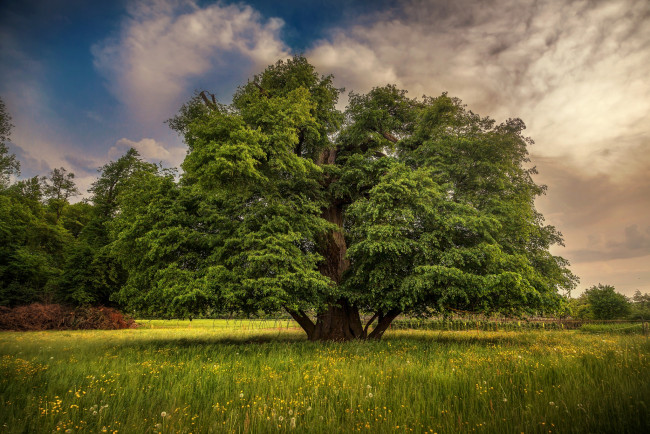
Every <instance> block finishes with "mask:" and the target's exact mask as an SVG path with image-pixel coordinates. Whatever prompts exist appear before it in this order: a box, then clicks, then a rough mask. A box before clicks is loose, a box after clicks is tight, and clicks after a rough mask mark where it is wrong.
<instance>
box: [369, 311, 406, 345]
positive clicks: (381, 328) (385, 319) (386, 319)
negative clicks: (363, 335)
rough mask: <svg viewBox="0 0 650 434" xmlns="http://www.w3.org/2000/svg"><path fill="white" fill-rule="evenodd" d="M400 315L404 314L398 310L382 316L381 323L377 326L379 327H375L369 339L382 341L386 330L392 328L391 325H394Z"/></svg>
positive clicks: (380, 317)
mask: <svg viewBox="0 0 650 434" xmlns="http://www.w3.org/2000/svg"><path fill="white" fill-rule="evenodd" d="M400 313H402V312H401V311H400V310H398V309H391V310H389V311H388V313H387V314H386V315H383V316H382V315H380V316H379V323H378V324H377V327H375V329H374V330H373V331H372V333H370V334H369V335H368V339H380V338H381V337H382V335H383V334H384V332H385V331H386V329H388V327H389V326H390V323H392V322H393V320H394V319H395V318H397V315H399V314H400Z"/></svg>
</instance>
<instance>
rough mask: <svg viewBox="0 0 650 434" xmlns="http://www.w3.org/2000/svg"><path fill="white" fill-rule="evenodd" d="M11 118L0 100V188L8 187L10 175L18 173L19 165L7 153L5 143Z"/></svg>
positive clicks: (9, 130)
mask: <svg viewBox="0 0 650 434" xmlns="http://www.w3.org/2000/svg"><path fill="white" fill-rule="evenodd" d="M12 127H13V125H12V123H11V116H10V115H9V113H8V112H7V107H6V106H5V103H4V102H3V101H2V99H0V188H6V187H7V186H8V185H9V178H10V177H11V175H18V174H19V173H20V163H19V162H18V160H17V159H16V156H15V155H14V154H11V153H10V152H9V149H8V148H7V144H6V142H8V141H9V136H10V135H11V128H12Z"/></svg>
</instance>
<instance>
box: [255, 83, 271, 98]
mask: <svg viewBox="0 0 650 434" xmlns="http://www.w3.org/2000/svg"><path fill="white" fill-rule="evenodd" d="M253 84H254V85H255V87H257V88H258V89H259V90H260V93H261V94H262V95H264V96H265V97H267V98H271V96H270V95H269V93H268V92H267V91H266V89H264V88H263V87H262V86H260V85H259V84H258V83H257V82H255V81H254V82H253Z"/></svg>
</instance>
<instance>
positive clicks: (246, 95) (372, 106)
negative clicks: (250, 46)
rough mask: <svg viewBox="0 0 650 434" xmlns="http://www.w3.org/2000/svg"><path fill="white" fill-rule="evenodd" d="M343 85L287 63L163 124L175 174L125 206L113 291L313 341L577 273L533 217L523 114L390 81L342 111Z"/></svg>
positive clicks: (562, 283)
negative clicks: (503, 116) (118, 281)
mask: <svg viewBox="0 0 650 434" xmlns="http://www.w3.org/2000/svg"><path fill="white" fill-rule="evenodd" d="M341 92H342V89H337V88H335V87H334V85H333V78H332V76H321V75H319V74H318V73H317V72H316V71H315V69H314V67H313V66H312V65H310V64H309V63H308V62H307V60H306V59H305V58H303V57H300V56H297V57H294V58H292V59H288V60H286V61H279V62H278V63H276V64H275V65H272V66H269V67H268V68H267V69H266V70H265V71H263V72H262V73H261V74H259V75H256V76H254V77H253V78H252V79H251V80H249V81H248V82H247V83H246V84H244V85H242V86H241V87H239V89H238V90H237V92H236V93H235V95H234V97H233V102H232V104H229V105H226V104H221V103H219V102H218V101H216V99H215V98H214V96H212V95H211V94H209V93H207V92H201V93H200V94H197V95H195V96H194V97H193V98H192V99H191V100H190V101H189V102H188V103H186V104H185V105H184V106H183V108H182V109H181V110H180V112H179V114H178V115H177V116H176V117H175V118H173V119H171V120H170V122H169V123H170V126H171V127H172V128H173V129H175V130H176V131H178V132H179V133H180V134H181V135H182V136H183V138H184V140H185V143H186V144H187V146H188V154H187V157H186V158H185V161H184V162H183V165H182V168H183V171H184V172H183V174H182V175H181V178H180V182H178V183H177V182H175V181H174V177H173V175H171V174H161V173H149V174H146V175H144V176H145V177H144V178H143V179H139V180H138V181H137V184H138V185H137V187H135V186H134V189H132V190H130V191H129V192H128V193H126V194H124V195H123V196H122V197H121V199H119V200H121V201H122V204H123V209H124V210H125V211H124V212H122V213H121V214H119V215H117V216H116V218H115V222H114V223H113V225H112V227H113V230H114V231H115V237H116V240H117V241H116V243H117V244H115V245H118V244H120V243H126V244H124V245H125V246H128V249H126V250H124V249H122V250H123V251H128V252H129V258H125V260H124V263H125V264H126V265H125V266H126V268H127V269H128V270H129V276H130V277H129V279H130V281H131V283H130V284H128V285H126V286H125V287H124V288H123V290H122V291H121V293H120V294H121V295H120V296H119V297H120V300H123V301H124V302H125V303H127V304H130V305H131V306H133V307H138V308H140V309H150V310H151V309H154V310H155V309H160V310H165V311H166V312H169V313H170V314H172V313H173V312H182V313H189V312H196V311H200V310H201V309H207V308H211V309H223V310H242V311H249V312H256V311H259V310H262V311H269V312H272V311H277V310H278V309H284V310H286V311H287V312H289V313H290V314H291V315H292V316H293V318H294V319H296V321H297V322H298V323H299V324H300V325H301V326H302V327H303V328H304V330H305V332H306V333H307V335H308V337H309V338H310V339H312V340H320V339H352V338H379V337H381V335H382V334H383V333H384V331H385V330H386V329H387V327H388V326H389V325H390V323H391V321H392V320H393V319H394V318H395V317H396V316H397V315H399V314H402V313H409V314H427V313H431V312H449V311H452V310H465V311H472V312H494V311H499V312H503V313H507V314H517V313H521V312H533V311H534V312H539V311H551V310H553V309H555V308H556V307H557V306H558V305H559V304H560V303H561V298H562V297H561V296H560V295H559V293H558V292H559V291H562V290H570V289H571V288H572V287H573V286H574V285H575V282H576V278H575V276H573V274H571V272H570V271H569V270H568V268H567V266H568V263H567V261H566V260H564V259H563V258H561V257H558V256H553V255H552V254H551V253H549V247H550V246H551V245H553V244H558V243H562V237H561V234H560V233H559V232H558V231H557V230H556V229H555V228H554V227H552V226H548V225H545V224H544V219H543V217H542V215H541V214H540V213H539V212H537V211H536V209H535V206H534V200H535V198H536V197H537V196H539V195H540V194H543V193H544V187H543V186H539V185H536V184H535V182H534V181H533V179H532V177H531V175H532V174H534V173H535V169H534V168H530V167H528V165H527V164H528V151H527V147H528V146H529V145H530V144H532V141H531V140H530V139H528V138H526V137H525V136H524V135H523V130H524V128H525V126H524V123H523V122H522V121H521V120H519V119H509V120H507V121H506V122H504V123H500V124H499V123H496V122H495V121H494V120H492V119H490V118H487V117H481V116H479V115H477V114H475V113H473V112H472V111H470V110H467V108H466V107H465V106H464V105H463V104H462V102H461V101H460V100H459V99H457V98H452V97H449V96H448V95H447V94H442V95H440V96H438V97H423V98H421V99H412V98H409V97H408V96H407V93H406V91H405V90H400V89H398V88H397V87H395V86H393V85H387V86H383V87H377V88H374V89H372V90H371V91H370V92H369V93H367V94H356V93H351V94H350V98H349V105H348V107H347V110H346V111H345V112H344V113H342V112H340V111H339V110H337V108H336V104H337V102H338V98H339V96H340V94H341ZM143 289H144V290H143ZM154 306H158V307H154ZM362 313H364V314H368V315H370V316H371V317H372V318H371V320H370V321H369V322H368V323H366V324H362V322H361V314H362ZM375 321H377V322H376V323H375Z"/></svg>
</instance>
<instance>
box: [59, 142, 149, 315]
mask: <svg viewBox="0 0 650 434" xmlns="http://www.w3.org/2000/svg"><path fill="white" fill-rule="evenodd" d="M143 171H144V172H156V171H157V168H156V166H155V165H153V164H151V163H146V162H144V161H142V160H141V158H140V155H139V154H138V152H137V151H136V150H135V149H132V148H131V149H129V150H128V151H127V152H126V153H125V154H124V155H123V156H121V157H120V158H118V159H117V160H116V161H111V162H109V163H107V164H105V165H104V166H102V167H101V168H100V169H99V172H100V174H99V177H98V179H97V180H96V181H95V182H94V183H93V184H92V186H91V187H90V189H89V190H88V192H89V193H91V194H92V196H91V198H90V203H92V205H91V204H90V203H83V202H82V203H78V204H75V205H70V206H67V207H66V208H65V210H64V212H63V215H62V219H61V220H62V222H63V225H64V227H66V228H67V229H68V230H69V231H70V233H72V234H73V235H75V236H76V241H75V243H73V244H71V245H70V246H69V247H68V249H67V250H66V261H65V264H64V266H63V270H62V274H61V279H60V281H59V286H60V293H61V295H62V298H63V299H64V300H65V301H66V302H68V303H72V304H102V305H110V304H113V302H112V301H111V296H112V295H113V294H114V293H115V292H117V291H118V290H119V289H120V288H121V287H122V285H124V284H125V282H126V279H127V273H126V270H125V269H124V268H123V267H122V266H121V264H120V263H119V261H118V257H119V256H120V255H119V254H115V252H114V251H112V250H111V248H110V247H109V244H110V242H111V238H110V233H109V230H110V228H109V226H110V225H111V222H112V220H113V218H114V216H115V215H116V214H117V213H118V212H119V203H118V201H117V198H118V197H119V195H120V193H121V192H122V191H123V189H124V188H125V186H126V185H128V184H129V179H130V178H131V177H133V176H135V175H136V174H137V173H139V172H143ZM125 253H126V254H128V252H125Z"/></svg>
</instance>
